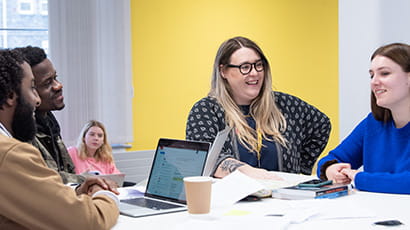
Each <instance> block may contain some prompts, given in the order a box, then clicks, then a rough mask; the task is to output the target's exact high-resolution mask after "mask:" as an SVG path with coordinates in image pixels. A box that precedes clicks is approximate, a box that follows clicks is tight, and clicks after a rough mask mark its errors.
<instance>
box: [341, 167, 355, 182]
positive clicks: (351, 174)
mask: <svg viewBox="0 0 410 230" xmlns="http://www.w3.org/2000/svg"><path fill="white" fill-rule="evenodd" d="M358 172H359V171H358V170H354V169H347V168H345V169H342V171H341V173H343V174H345V175H346V176H347V177H349V179H350V180H351V181H354V178H355V177H356V174H357V173H358Z"/></svg>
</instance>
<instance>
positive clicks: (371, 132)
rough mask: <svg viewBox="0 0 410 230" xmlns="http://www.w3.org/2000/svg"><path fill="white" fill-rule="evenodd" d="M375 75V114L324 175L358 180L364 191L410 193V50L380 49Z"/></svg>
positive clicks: (321, 169) (325, 166) (322, 164)
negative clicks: (361, 169)
mask: <svg viewBox="0 0 410 230" xmlns="http://www.w3.org/2000/svg"><path fill="white" fill-rule="evenodd" d="M369 72H370V78H371V81H370V86H371V109H372V113H370V114H369V115H368V116H367V117H366V118H365V119H364V120H363V121H362V122H360V124H359V125H358V126H357V127H356V128H355V129H354V130H353V132H352V133H351V134H350V135H349V136H348V137H347V138H346V139H345V140H344V141H343V142H342V143H341V144H340V145H339V146H337V147H336V149H334V150H332V151H330V153H329V155H327V156H326V157H324V158H323V159H321V160H320V161H319V164H318V175H320V177H321V178H322V179H330V180H333V181H335V182H337V183H350V182H351V181H353V182H354V183H355V186H356V188H357V189H359V190H364V191H370V192H383V193H400V194H410V46H409V45H407V44H401V43H393V44H389V45H386V46H382V47H380V48H378V49H377V50H376V51H375V52H374V53H373V55H372V57H371V66H370V70H369ZM360 166H363V171H358V170H357V169H358V168H359V167H360Z"/></svg>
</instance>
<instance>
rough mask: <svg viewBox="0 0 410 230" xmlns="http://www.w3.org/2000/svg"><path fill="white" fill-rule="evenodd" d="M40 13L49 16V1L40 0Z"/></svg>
mask: <svg viewBox="0 0 410 230" xmlns="http://www.w3.org/2000/svg"><path fill="white" fill-rule="evenodd" d="M38 11H39V12H40V14H42V15H48V1H47V0H40V1H39V2H38Z"/></svg>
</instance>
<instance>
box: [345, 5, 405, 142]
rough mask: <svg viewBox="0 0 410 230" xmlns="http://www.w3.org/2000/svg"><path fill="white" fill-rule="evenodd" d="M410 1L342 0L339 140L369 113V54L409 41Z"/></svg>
mask: <svg viewBox="0 0 410 230" xmlns="http://www.w3.org/2000/svg"><path fill="white" fill-rule="evenodd" d="M409 28H410V1H409V0H339V106H340V107H339V109H340V111H339V114H340V134H339V135H340V140H342V139H343V138H345V137H346V136H347V135H348V134H349V133H350V132H351V131H352V129H353V128H354V127H355V126H356V125H357V124H358V123H359V122H360V121H361V120H362V119H363V118H364V117H365V116H366V115H367V114H368V113H369V112H370V75H369V72H368V70H369V65H370V56H371V54H372V53H373V52H374V50H376V49H377V48H378V47H379V46H381V45H385V44H388V43H392V42H404V43H408V44H410V29H409Z"/></svg>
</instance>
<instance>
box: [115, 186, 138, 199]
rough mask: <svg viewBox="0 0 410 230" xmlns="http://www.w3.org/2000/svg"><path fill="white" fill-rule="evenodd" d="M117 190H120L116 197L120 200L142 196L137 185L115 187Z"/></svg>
mask: <svg viewBox="0 0 410 230" xmlns="http://www.w3.org/2000/svg"><path fill="white" fill-rule="evenodd" d="M117 189H118V192H120V195H117V197H118V199H120V200H127V199H132V198H137V197H143V196H144V192H141V191H140V190H139V189H138V188H137V187H134V186H132V187H122V188H117Z"/></svg>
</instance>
